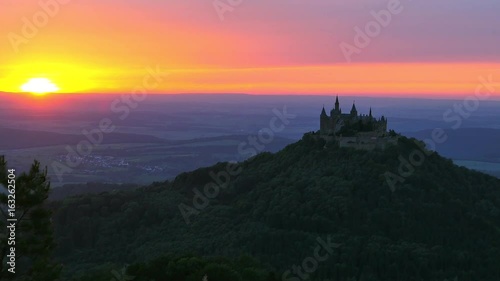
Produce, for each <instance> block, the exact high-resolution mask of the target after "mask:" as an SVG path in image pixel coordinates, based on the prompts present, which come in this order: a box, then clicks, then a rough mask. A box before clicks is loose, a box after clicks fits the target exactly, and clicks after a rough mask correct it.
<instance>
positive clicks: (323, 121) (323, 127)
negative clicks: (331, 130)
mask: <svg viewBox="0 0 500 281" xmlns="http://www.w3.org/2000/svg"><path fill="white" fill-rule="evenodd" d="M319 123H320V124H319V128H320V132H321V134H327V133H328V127H329V123H330V122H329V118H328V115H327V114H326V111H325V106H324V105H323V110H322V111H321V115H320V116H319Z"/></svg>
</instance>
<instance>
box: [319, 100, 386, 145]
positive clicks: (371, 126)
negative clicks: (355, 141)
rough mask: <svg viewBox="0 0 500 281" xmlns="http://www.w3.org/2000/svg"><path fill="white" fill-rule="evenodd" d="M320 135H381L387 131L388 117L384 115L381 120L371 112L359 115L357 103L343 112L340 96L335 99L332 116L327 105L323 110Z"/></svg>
mask: <svg viewBox="0 0 500 281" xmlns="http://www.w3.org/2000/svg"><path fill="white" fill-rule="evenodd" d="M319 120H320V135H323V136H334V137H336V136H340V137H341V136H348V137H353V136H358V135H363V136H371V137H381V136H384V135H385V133H386V132H387V119H386V118H385V117H384V116H382V117H381V118H380V119H379V120H377V119H376V118H374V117H373V116H372V109H371V108H370V113H369V114H368V115H366V114H360V115H358V111H357V109H356V105H355V104H354V103H353V104H352V109H351V112H349V113H342V109H341V108H340V103H339V96H337V99H336V101H335V107H334V108H333V109H332V110H331V111H330V116H328V114H326V111H325V107H324V106H323V110H322V111H321V115H320V117H319Z"/></svg>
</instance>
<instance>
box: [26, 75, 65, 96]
mask: <svg viewBox="0 0 500 281" xmlns="http://www.w3.org/2000/svg"><path fill="white" fill-rule="evenodd" d="M21 90H23V91H24V92H29V93H33V94H35V95H43V94H47V93H53V92H57V91H59V88H58V87H57V86H56V85H55V84H54V83H52V82H51V81H50V80H49V79H47V78H33V79H30V80H29V81H28V82H27V83H26V84H24V85H22V86H21Z"/></svg>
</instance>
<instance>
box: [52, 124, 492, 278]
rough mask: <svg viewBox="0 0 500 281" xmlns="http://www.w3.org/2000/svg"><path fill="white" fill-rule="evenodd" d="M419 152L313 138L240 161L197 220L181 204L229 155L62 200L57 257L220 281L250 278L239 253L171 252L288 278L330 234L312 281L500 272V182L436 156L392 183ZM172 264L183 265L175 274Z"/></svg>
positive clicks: (405, 144) (403, 141)
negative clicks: (172, 175) (331, 247)
mask: <svg viewBox="0 0 500 281" xmlns="http://www.w3.org/2000/svg"><path fill="white" fill-rule="evenodd" d="M417 150H419V145H418V144H417V143H416V142H415V141H414V140H411V139H407V138H404V137H401V138H400V139H399V143H398V145H395V146H391V147H389V148H387V149H386V150H383V151H382V150H374V151H369V152H368V151H362V150H354V149H339V148H337V147H336V146H334V145H331V144H326V143H325V142H324V141H323V140H321V139H318V138H317V137H316V136H314V135H312V134H307V135H305V136H304V137H303V139H302V140H301V141H299V142H297V143H295V144H292V145H289V146H287V147H286V148H285V149H283V150H282V151H280V152H278V153H276V154H271V153H262V154H259V155H257V156H255V157H253V158H252V159H250V160H248V161H246V162H244V163H242V164H241V167H242V172H241V173H240V174H239V175H238V176H236V177H231V178H230V181H229V184H228V187H226V188H223V189H221V191H220V193H219V194H218V195H217V196H215V197H214V198H211V199H209V204H208V206H206V207H205V208H202V209H199V210H198V211H199V214H197V215H193V216H191V217H190V221H191V224H189V225H187V224H186V223H185V221H184V218H183V217H182V216H181V213H180V211H179V208H178V205H179V204H180V203H184V204H186V205H188V206H191V207H192V206H193V202H192V201H193V196H194V193H193V189H194V188H197V189H198V190H200V191H201V192H203V189H204V186H205V185H206V184H207V183H210V182H213V179H212V178H211V177H210V173H211V172H213V173H215V174H218V173H219V172H220V171H223V170H224V169H226V164H225V163H219V164H217V165H215V166H213V167H209V168H203V169H198V170H196V171H193V172H190V173H183V174H180V175H179V176H178V177H177V178H176V179H175V180H174V181H172V182H164V183H156V184H153V185H151V186H148V187H145V188H142V189H138V190H135V191H126V192H115V193H103V194H100V195H85V196H79V197H74V198H68V199H65V200H64V201H62V202H53V203H52V207H53V209H54V210H55V214H54V217H53V219H54V223H55V226H56V234H57V239H58V244H59V248H58V251H57V256H58V258H59V259H60V260H61V261H63V262H64V263H65V266H66V270H67V271H66V272H65V273H66V274H67V275H71V276H74V275H75V274H77V273H79V274H81V273H84V272H88V271H89V270H90V269H94V270H98V269H99V268H100V266H102V265H103V264H106V263H108V264H109V263H111V264H113V265H117V264H118V265H124V264H134V265H133V266H130V267H129V270H130V271H131V274H132V275H137V276H139V275H140V276H148V277H149V278H156V279H155V280H201V279H200V277H201V274H204V272H208V271H209V270H210V272H220V274H221V276H222V275H223V276H224V277H221V278H220V279H219V280H225V279H232V280H250V279H248V278H245V277H244V274H245V273H244V272H245V271H244V270H243V269H242V267H241V266H239V265H237V264H235V263H232V262H229V261H227V262H225V263H224V262H221V263H219V264H214V265H213V266H212V267H209V264H210V261H206V260H203V259H201V258H196V257H190V258H185V259H184V260H182V259H178V260H175V259H173V258H171V257H172V256H182V255H186V254H189V253H192V254H194V255H196V256H198V255H199V256H201V257H207V256H224V257H227V258H229V259H233V260H234V259H236V258H237V257H239V256H240V255H242V254H246V255H250V256H252V257H253V258H256V259H258V260H260V261H261V262H262V263H264V264H266V265H270V269H269V272H271V271H276V272H278V277H277V278H279V279H281V275H282V274H283V272H284V271H286V270H288V269H290V268H292V266H293V265H300V264H302V262H303V260H304V259H305V258H307V257H310V256H312V255H313V253H314V249H315V247H316V245H317V242H316V240H317V239H318V238H322V239H325V240H326V239H327V237H329V238H331V240H332V241H335V242H336V243H339V244H340V245H341V246H340V247H339V248H337V249H335V251H334V252H333V253H331V254H330V255H329V258H328V259H327V260H325V261H323V262H321V263H319V265H318V269H317V270H315V271H314V272H312V273H311V276H310V278H311V279H312V280H324V279H329V280H373V281H377V280H384V281H389V280H408V281H411V280H439V281H442V280H445V279H448V280H453V279H454V278H455V277H456V278H457V280H461V281H462V280H500V267H499V266H498V265H499V264H500V254H499V253H500V209H499V208H500V180H498V179H496V178H494V177H491V176H488V175H484V174H481V173H479V172H474V171H470V170H467V169H465V168H461V167H457V166H455V165H453V163H452V162H451V161H450V160H448V159H444V158H442V157H441V156H439V155H437V154H436V153H432V154H430V155H428V156H426V157H425V159H424V161H423V163H422V164H421V165H420V166H418V167H415V169H414V171H413V172H412V173H411V175H409V176H408V177H407V178H405V181H404V182H403V183H399V184H398V185H397V186H396V188H395V190H394V191H392V190H391V187H390V186H389V185H388V183H387V180H386V176H385V174H386V173H387V172H392V173H395V174H397V173H398V168H399V167H400V165H401V160H400V159H401V158H403V159H409V155H410V154H411V153H412V152H413V151H417ZM165 255H170V256H169V258H166V260H163V259H162V257H164V256H165ZM171 263H174V265H172V266H174V267H175V266H181V265H180V264H179V265H175V264H176V263H182V267H183V268H184V269H183V270H185V271H182V270H180V269H176V270H172V271H168V268H169V266H170V264H171ZM155 264H156V265H155ZM200 268H202V269H203V270H200ZM265 268H267V267H265ZM108 269H109V268H108ZM108 269H106V270H107V271H106V274H108V275H106V276H108V277H107V278H108V279H106V280H109V270H108ZM178 272H184V273H182V274H183V275H182V276H177V275H175V274H177V273H178ZM259 272H260V271H259ZM249 274H255V273H249ZM257 275H258V274H257ZM263 275H265V274H264V273H263V272H262V274H260V275H258V276H260V277H258V278H257V277H256V278H255V279H254V280H262V279H261V277H262V276H263ZM290 276H294V275H290ZM191 278H193V279H191ZM87 280H91V279H87ZM92 280H99V279H92ZM103 280H104V279H103ZM137 280H143V279H137ZM144 280H146V279H144ZM209 280H210V279H209ZM212 280H215V279H212ZM288 280H294V281H298V280H296V279H288ZM299 280H300V279H299Z"/></svg>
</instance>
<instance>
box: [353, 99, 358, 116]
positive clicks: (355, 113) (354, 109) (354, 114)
mask: <svg viewBox="0 0 500 281" xmlns="http://www.w3.org/2000/svg"><path fill="white" fill-rule="evenodd" d="M356 116H358V110H357V109H356V104H355V103H354V102H353V103H352V108H351V117H356Z"/></svg>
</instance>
